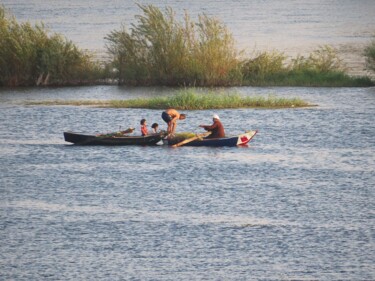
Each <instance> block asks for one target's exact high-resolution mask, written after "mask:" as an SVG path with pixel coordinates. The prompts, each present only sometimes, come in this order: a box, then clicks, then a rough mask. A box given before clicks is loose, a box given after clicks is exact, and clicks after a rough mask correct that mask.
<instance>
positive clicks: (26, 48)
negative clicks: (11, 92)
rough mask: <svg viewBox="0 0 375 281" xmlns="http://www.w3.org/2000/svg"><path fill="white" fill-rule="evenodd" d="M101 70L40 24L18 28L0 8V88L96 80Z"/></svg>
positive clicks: (25, 24) (65, 40) (71, 45)
mask: <svg viewBox="0 0 375 281" xmlns="http://www.w3.org/2000/svg"><path fill="white" fill-rule="evenodd" d="M101 75H102V67H101V66H100V65H99V64H98V63H96V62H93V60H92V57H91V56H90V55H89V54H87V53H85V52H83V51H81V50H79V49H78V48H77V47H76V46H75V45H74V44H73V43H72V42H71V41H69V40H67V39H66V38H64V37H63V36H61V35H59V34H52V35H50V34H49V32H48V30H47V29H46V28H45V27H44V25H43V23H41V24H36V25H34V26H32V25H31V24H30V23H29V22H26V23H21V24H19V23H18V22H17V20H16V19H15V17H14V16H12V15H8V14H7V13H6V11H5V8H4V7H1V6H0V85H3V86H28V85H51V84H52V85H65V84H75V83H82V82H83V81H88V80H91V81H92V80H96V79H99V78H101V77H102V76H101Z"/></svg>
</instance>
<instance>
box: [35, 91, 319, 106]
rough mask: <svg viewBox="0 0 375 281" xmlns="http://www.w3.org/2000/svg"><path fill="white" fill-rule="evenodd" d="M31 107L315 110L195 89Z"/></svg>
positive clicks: (297, 103)
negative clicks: (165, 95) (166, 94)
mask: <svg viewBox="0 0 375 281" xmlns="http://www.w3.org/2000/svg"><path fill="white" fill-rule="evenodd" d="M28 104H29V105H72V106H97V107H111V108H147V109H160V110H163V109H166V108H175V109H179V110H205V109H228V108H232V109H235V108H294V107H309V106H312V105H310V104H309V103H307V102H305V101H303V100H301V99H299V98H280V97H276V96H272V95H269V96H267V97H263V96H257V97H243V96H241V95H240V94H238V93H232V94H226V93H220V94H218V93H217V92H214V91H211V92H207V93H197V92H196V91H194V90H191V89H185V90H180V91H179V93H177V94H176V95H173V96H168V97H152V98H138V99H131V100H110V101H41V102H32V103H28Z"/></svg>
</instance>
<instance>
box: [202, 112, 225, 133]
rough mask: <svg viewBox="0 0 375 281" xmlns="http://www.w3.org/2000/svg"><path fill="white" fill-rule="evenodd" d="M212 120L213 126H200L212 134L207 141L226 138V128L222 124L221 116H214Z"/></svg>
mask: <svg viewBox="0 0 375 281" xmlns="http://www.w3.org/2000/svg"><path fill="white" fill-rule="evenodd" d="M212 120H213V122H214V123H213V124H212V125H199V127H201V128H203V129H205V130H206V131H208V132H211V135H209V136H208V137H207V139H214V138H225V131H224V126H223V124H221V122H220V118H219V116H218V115H217V114H214V115H213V116H212Z"/></svg>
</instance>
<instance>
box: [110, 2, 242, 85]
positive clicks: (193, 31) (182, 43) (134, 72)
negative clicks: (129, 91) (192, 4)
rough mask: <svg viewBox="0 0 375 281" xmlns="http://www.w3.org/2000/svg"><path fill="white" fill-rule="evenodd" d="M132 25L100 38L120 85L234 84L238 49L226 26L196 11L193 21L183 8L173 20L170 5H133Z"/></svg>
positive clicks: (236, 79) (239, 75) (236, 75)
mask: <svg viewBox="0 0 375 281" xmlns="http://www.w3.org/2000/svg"><path fill="white" fill-rule="evenodd" d="M138 6H139V7H140V9H141V10H142V12H143V15H138V16H137V17H136V18H137V20H138V25H135V24H133V25H131V28H130V30H129V31H127V30H126V29H125V27H123V28H122V29H121V30H119V31H112V32H111V33H110V34H109V35H108V36H107V37H106V39H107V40H108V45H107V49H108V51H109V53H110V54H111V55H112V57H113V65H114V67H115V68H116V69H117V70H118V77H119V82H120V84H131V85H153V84H156V85H201V86H203V85H204V86H210V85H232V84H235V83H239V81H240V80H241V73H240V71H239V67H238V59H237V56H238V52H237V51H236V49H235V48H234V40H233V37H232V35H231V34H230V33H229V31H228V30H227V28H226V27H225V26H224V25H223V24H222V23H221V22H220V21H218V20H217V19H214V18H209V17H208V16H206V15H200V16H199V20H198V22H197V23H194V22H193V21H191V19H190V17H189V15H188V14H187V13H185V17H184V21H183V22H182V23H181V22H179V21H177V20H176V17H175V13H174V12H173V10H172V9H171V8H166V9H165V12H164V13H163V12H162V11H160V9H158V8H156V7H154V6H152V5H148V6H143V5H138Z"/></svg>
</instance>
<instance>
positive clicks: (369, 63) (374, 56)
mask: <svg viewBox="0 0 375 281" xmlns="http://www.w3.org/2000/svg"><path fill="white" fill-rule="evenodd" d="M364 55H365V58H366V68H367V69H368V70H371V71H373V72H375V37H374V39H373V40H372V41H371V43H369V44H368V45H367V46H366V48H365V51H364Z"/></svg>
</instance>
